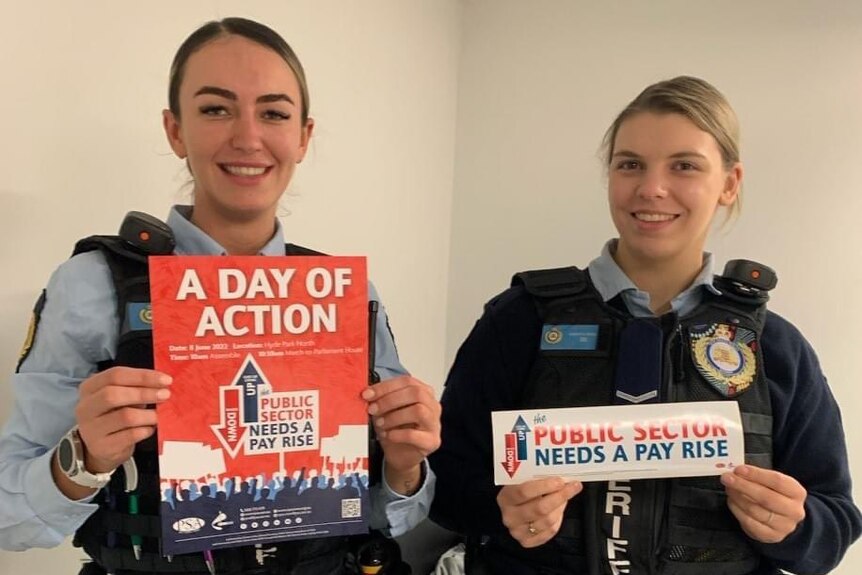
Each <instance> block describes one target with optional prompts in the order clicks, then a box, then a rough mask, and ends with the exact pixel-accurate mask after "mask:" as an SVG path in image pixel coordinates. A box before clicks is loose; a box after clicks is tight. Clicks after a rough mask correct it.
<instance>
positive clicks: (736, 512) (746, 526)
mask: <svg viewBox="0 0 862 575" xmlns="http://www.w3.org/2000/svg"><path fill="white" fill-rule="evenodd" d="M727 506H728V508H729V509H730V512H731V513H732V514H733V516H734V517H736V520H737V521H738V522H739V526H740V527H741V528H742V530H743V531H745V533H746V534H747V535H748V536H749V537H751V538H752V539H755V540H757V541H760V542H762V543H778V542H779V541H782V540H783V539H784V537H786V535H787V533H788V532H786V531H783V530H779V525H777V524H776V520H775V518H774V517H773V518H772V520H771V521H770V522H769V523H768V524H767V523H766V521H767V520H769V514H768V513H767V514H766V517H765V518H763V517H761V519H763V520H759V519H758V518H757V517H756V516H755V515H752V514H750V513H748V512H747V511H746V510H745V509H744V508H742V507H741V506H739V505H738V504H737V503H736V502H734V501H730V500H728V502H727ZM760 511H761V512H764V511H765V510H764V509H762V508H761V509H760Z"/></svg>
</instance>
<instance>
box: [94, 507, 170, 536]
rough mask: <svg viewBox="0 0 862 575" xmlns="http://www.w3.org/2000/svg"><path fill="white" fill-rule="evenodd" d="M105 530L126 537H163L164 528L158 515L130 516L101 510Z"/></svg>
mask: <svg viewBox="0 0 862 575" xmlns="http://www.w3.org/2000/svg"><path fill="white" fill-rule="evenodd" d="M99 513H100V514H101V515H102V520H103V521H104V526H105V530H106V531H108V532H113V533H122V534H124V535H140V536H141V537H153V538H158V537H161V534H162V527H161V522H160V519H159V516H158V515H129V514H126V513H120V512H118V511H111V510H108V509H100V510H99Z"/></svg>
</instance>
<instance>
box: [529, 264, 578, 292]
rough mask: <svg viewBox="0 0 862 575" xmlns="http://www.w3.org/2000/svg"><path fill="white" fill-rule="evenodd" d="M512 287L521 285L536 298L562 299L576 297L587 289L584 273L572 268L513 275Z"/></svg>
mask: <svg viewBox="0 0 862 575" xmlns="http://www.w3.org/2000/svg"><path fill="white" fill-rule="evenodd" d="M512 285H513V286H517V285H523V286H524V288H525V289H526V290H527V292H528V293H530V294H531V295H533V296H536V297H563V296H572V295H577V294H579V293H581V292H582V291H584V289H586V287H587V280H586V278H585V277H584V272H583V271H581V270H579V269H578V268H576V267H574V266H570V267H566V268H552V269H546V270H533V271H527V272H521V273H518V274H515V275H514V277H512Z"/></svg>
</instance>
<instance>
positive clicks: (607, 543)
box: [478, 267, 777, 575]
mask: <svg viewBox="0 0 862 575" xmlns="http://www.w3.org/2000/svg"><path fill="white" fill-rule="evenodd" d="M512 284H513V285H523V286H524V288H525V289H526V291H527V292H528V293H529V294H530V295H531V296H532V297H533V300H534V302H535V304H536V307H537V310H538V313H539V315H540V317H541V320H542V323H543V324H544V326H545V327H544V328H543V337H547V330H548V327H549V326H591V327H595V326H598V330H597V339H596V343H595V345H594V346H591V347H594V349H588V350H563V349H561V350H549V349H541V347H544V346H540V349H539V350H538V351H537V354H536V360H535V362H534V364H533V366H532V369H531V372H530V378H529V381H528V382H527V383H526V385H525V387H524V389H523V392H522V396H521V401H520V403H519V404H518V406H519V408H523V409H536V408H555V407H573V406H583V407H586V406H600V405H611V404H615V403H616V404H620V403H625V402H621V401H619V399H618V397H619V394H618V393H616V391H617V390H616V389H615V382H616V381H617V377H618V375H619V371H620V369H619V366H620V365H621V364H622V362H624V361H629V360H631V358H632V355H631V354H629V355H628V356H627V357H625V358H623V359H621V358H620V355H621V354H620V351H621V345H620V344H621V340H622V339H623V337H625V333H624V332H625V330H626V329H627V328H629V327H630V326H632V324H634V323H639V322H640V323H641V325H643V323H644V322H647V323H650V324H652V326H653V327H652V329H654V330H655V331H656V334H657V335H656V338H655V339H656V343H658V340H659V339H660V340H661V344H660V347H661V351H660V355H661V358H660V359H656V360H655V363H656V366H655V367H656V369H655V371H656V372H657V373H659V372H660V381H659V388H658V390H657V393H656V394H655V396H654V397H651V398H650V399H649V400H648V401H652V402H656V401H657V402H663V403H667V402H683V401H715V400H727V401H736V402H737V403H738V404H739V408H740V412H741V416H742V423H743V428H744V433H745V458H746V462H747V463H750V464H753V465H757V466H760V467H766V468H771V466H772V408H771V402H770V395H769V389H768V386H767V382H766V378H765V374H764V369H763V358H762V356H761V354H760V346H759V342H760V335H761V333H762V331H763V324H764V321H765V317H766V308H765V302H766V300H767V299H768V294H767V293H766V292H765V291H763V292H760V293H759V294H751V293H745V292H744V291H742V290H738V289H736V288H735V287H734V285H733V284H732V283H731V282H730V281H728V280H725V279H724V278H722V277H721V276H718V277H716V278H715V285H716V287H718V288H719V289H720V290H721V291H722V295H721V296H717V295H714V294H712V293H708V294H704V300H703V302H702V303H701V304H700V305H699V306H698V308H697V309H696V310H695V311H694V312H693V313H691V314H690V315H688V316H686V317H683V318H677V316H676V314H672V313H671V314H666V315H665V316H663V317H661V318H649V319H635V318H632V316H631V315H630V314H629V313H628V312H627V311H626V310H625V306H624V305H623V304H622V301H619V302H614V300H611V302H608V303H605V302H604V301H603V300H602V297H601V296H600V295H599V293H598V292H597V291H596V289H595V288H594V287H593V285H592V283H591V281H590V279H589V276H588V274H587V273H586V272H584V271H581V270H579V269H577V268H574V267H571V268H560V269H553V270H538V271H532V272H524V273H521V274H517V275H516V276H515V277H514V278H513V281H512ZM614 303H617V304H619V305H613V304H614ZM659 330H660V335H658V333H659ZM728 332H730V333H729V334H728ZM637 333H639V332H637ZM621 336H623V337H621ZM734 336H735V339H734ZM716 337H728V338H730V339H728V340H727V341H737V342H739V343H738V346H739V347H738V348H737V349H739V350H741V351H740V352H739V353H740V354H744V355H745V356H746V358H745V360H746V362H747V363H748V365H749V367H748V368H747V376H748V377H747V379H748V381H747V382H744V381H740V380H735V381H734V382H728V381H727V380H726V379H723V378H722V377H716V376H715V374H714V373H712V372H710V360H709V359H707V358H706V357H705V355H704V354H705V353H706V352H705V344H706V343H707V342H710V341H715V338H716ZM633 341H639V340H637V339H634V340H633ZM537 343H539V342H537ZM629 344H631V341H630V342H629ZM734 345H737V344H734ZM743 348H744V349H743ZM731 349H732V348H731ZM746 350H747V351H746ZM657 353H658V352H657ZM734 353H735V352H734ZM749 353H750V354H751V355H749ZM634 355H635V356H637V354H634ZM740 357H741V355H740ZM659 366H660V367H659ZM624 369H626V370H628V371H629V372H634V373H637V368H633V367H632V366H631V365H628V366H626V367H625V368H624ZM713 371H715V370H714V369H713ZM719 375H721V374H719ZM743 379H745V378H743ZM478 553H479V555H480V556H482V557H483V558H484V559H482V560H481V561H480V562H481V563H485V564H486V569H487V570H488V572H489V573H496V572H497V570H498V569H499V568H500V567H502V566H503V565H504V562H505V558H506V557H512V558H518V559H519V560H520V561H523V562H524V563H525V564H526V565H532V566H536V573H541V574H562V573H567V574H572V575H587V574H589V575H617V574H633V575H635V574H636V575H752V574H765V573H777V570H776V569H774V568H770V567H769V566H767V565H761V558H760V556H759V555H758V553H757V552H756V551H755V550H754V549H753V548H752V547H751V546H750V544H749V543H748V540H747V539H746V536H745V535H744V533H743V532H742V530H741V529H740V527H739V524H738V522H737V521H736V519H735V518H734V517H733V515H732V514H731V513H730V510H729V509H728V507H727V503H726V495H725V492H724V487H723V486H722V485H721V483H720V481H719V478H718V477H716V476H713V477H689V478H675V479H668V480H631V481H611V482H591V483H585V484H584V491H583V492H582V493H581V494H579V495H577V496H575V497H574V498H573V499H572V500H571V501H570V503H569V505H568V507H567V508H566V511H565V515H564V520H563V523H562V526H561V528H560V530H559V532H558V533H557V535H556V536H555V537H554V539H552V540H551V541H549V542H548V543H547V544H545V545H542V546H540V547H538V548H535V549H524V548H522V547H521V546H520V545H519V544H518V543H517V542H516V541H515V540H514V539H512V538H511V537H505V538H497V537H494V538H490V539H488V538H485V542H484V544H483V545H481V550H479V551H478ZM540 566H541V567H540Z"/></svg>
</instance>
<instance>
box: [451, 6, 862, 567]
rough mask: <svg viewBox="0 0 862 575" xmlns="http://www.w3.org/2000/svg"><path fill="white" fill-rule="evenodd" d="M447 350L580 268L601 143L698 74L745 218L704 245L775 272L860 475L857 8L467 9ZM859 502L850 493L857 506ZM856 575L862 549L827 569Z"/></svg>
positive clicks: (599, 192)
mask: <svg viewBox="0 0 862 575" xmlns="http://www.w3.org/2000/svg"><path fill="white" fill-rule="evenodd" d="M464 6H465V11H464V18H463V34H464V35H463V51H462V56H461V60H460V69H459V73H458V78H459V81H458V127H457V139H456V141H457V144H456V162H455V164H456V167H455V196H454V205H453V217H452V263H451V268H450V269H451V272H450V284H449V296H450V297H449V307H448V312H449V316H448V317H449V322H448V325H447V357H449V358H452V357H453V356H454V352H455V350H456V349H457V346H458V345H459V343H460V342H461V340H463V338H464V336H465V335H466V334H467V332H468V330H469V329H470V327H471V326H472V324H473V322H474V321H475V319H476V318H477V317H478V316H479V314H480V313H481V306H482V303H483V302H484V301H486V300H487V299H489V298H490V297H491V296H492V295H493V294H495V293H497V292H499V291H501V290H502V289H504V288H505V287H506V286H507V285H508V281H509V279H510V277H511V275H512V273H514V272H516V271H519V270H523V269H531V268H538V267H546V266H562V265H572V264H576V265H582V266H583V265H586V264H587V263H588V262H589V261H590V260H591V259H592V258H593V257H595V256H596V255H597V254H598V252H599V250H600V248H601V246H602V244H603V243H604V241H605V240H606V239H607V238H608V237H610V236H611V235H612V233H613V228H612V224H611V222H610V218H609V217H608V215H607V207H606V199H605V185H604V179H603V175H602V170H601V166H600V163H599V161H598V158H597V150H598V148H599V144H600V141H601V139H602V136H603V134H604V131H605V129H606V128H607V127H608V125H609V124H610V123H611V121H612V120H613V118H614V117H615V115H616V114H617V113H618V112H619V111H620V110H621V109H622V108H623V107H624V106H625V105H626V104H627V103H628V102H629V101H630V100H631V99H632V98H633V97H634V96H635V95H636V94H637V93H638V92H639V91H640V90H641V89H642V88H644V87H645V86H646V85H648V84H650V83H652V82H654V81H657V80H661V79H665V78H669V77H672V76H675V75H679V74H683V73H685V74H693V75H698V76H702V77H704V78H706V79H708V80H709V81H711V82H713V83H714V84H715V85H717V86H718V87H719V88H720V89H721V90H723V91H724V92H725V94H726V95H727V96H728V98H729V99H730V100H731V102H732V103H733V105H734V106H735V108H736V110H737V112H738V114H739V116H740V119H741V123H742V129H743V159H744V162H745V166H746V168H747V172H746V181H745V194H746V198H745V203H744V208H743V215H742V218H741V219H740V220H739V221H738V223H737V224H736V225H735V226H734V227H732V228H730V229H729V230H728V231H727V233H726V234H725V235H722V236H716V237H715V239H714V241H713V242H712V243H711V249H712V250H713V251H714V252H715V253H716V256H717V258H718V260H719V261H720V262H721V265H723V262H724V261H726V260H727V259H731V258H733V257H747V258H751V259H757V260H760V261H762V262H764V263H768V264H769V265H771V266H772V267H774V268H775V269H776V270H777V271H778V273H779V277H780V280H779V285H778V288H777V290H776V291H775V295H774V298H773V301H772V307H773V309H775V310H777V311H778V312H779V313H781V314H783V315H784V316H785V317H787V318H789V319H790V320H792V321H793V322H794V323H795V324H796V325H797V326H799V327H800V328H801V329H802V331H803V332H804V333H805V334H806V336H807V337H808V338H809V340H810V341H811V342H812V344H813V345H814V347H815V348H816V349H817V350H818V352H819V355H820V359H821V361H822V364H823V368H824V370H825V371H826V373H827V375H828V376H829V379H830V382H831V385H832V388H833V391H834V393H835V395H836V396H837V398H838V401H839V403H840V405H841V406H842V408H843V413H844V421H845V431H846V435H847V438H848V442H849V450H850V457H851V465H852V469H853V472H854V473H853V474H854V476H855V477H856V478H857V484H858V483H859V481H860V478H862V421H860V420H859V419H858V418H854V417H852V415H853V408H854V407H855V406H858V405H860V402H862V388H860V386H859V375H858V374H859V360H858V358H859V350H860V349H862V335H860V330H859V326H860V325H862V302H860V299H859V296H858V292H857V289H856V288H857V287H858V286H859V285H860V283H862V266H860V259H859V251H858V250H859V246H860V245H862V226H859V225H858V219H859V214H860V213H862V170H860V158H862V106H860V102H862V3H860V2H858V0H836V1H830V2H825V3H816V2H798V1H791V2H787V1H783V2H778V1H766V2H749V1H738V0H734V1H724V2H692V1H690V0H678V1H677V0H661V1H655V2H641V1H637V0H617V1H615V2H605V3H600V2H588V1H571V0H556V1H554V0H539V1H536V2H524V1H522V0H467V1H465V2H464ZM860 495H862V491H860V490H859V489H858V488H857V490H856V499H857V501H859V500H860ZM860 571H862V546H860V545H857V546H856V547H855V548H853V549H851V551H850V553H849V555H848V558H847V559H846V560H845V562H844V563H843V564H842V566H841V567H840V568H839V569H838V570H836V571H835V573H840V574H842V575H850V574H855V573H859V572H860Z"/></svg>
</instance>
